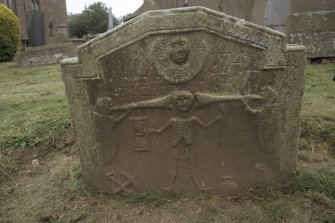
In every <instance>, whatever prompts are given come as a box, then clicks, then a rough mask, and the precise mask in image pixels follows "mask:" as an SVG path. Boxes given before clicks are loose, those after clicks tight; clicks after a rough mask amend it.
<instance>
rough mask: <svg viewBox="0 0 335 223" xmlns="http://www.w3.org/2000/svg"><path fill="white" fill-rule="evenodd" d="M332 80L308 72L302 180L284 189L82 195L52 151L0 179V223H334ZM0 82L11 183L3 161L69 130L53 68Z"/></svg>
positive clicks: (71, 159)
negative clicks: (135, 221)
mask: <svg viewBox="0 0 335 223" xmlns="http://www.w3.org/2000/svg"><path fill="white" fill-rule="evenodd" d="M334 75H335V64H331V65H309V66H308V67H307V70H306V85H305V95H304V103H303V110H302V132H301V139H302V140H301V146H300V150H299V160H298V171H299V174H297V175H296V176H295V177H294V178H293V179H292V180H291V181H290V182H288V183H286V184H277V185H270V186H266V187H260V188H254V189H251V190H249V191H247V192H245V193H244V194H242V195H240V196H238V197H234V198H230V199H228V198H221V197H218V196H212V195H209V194H192V193H174V192H164V191H156V192H148V193H142V194H135V195H132V196H128V197H119V196H114V195H106V194H100V193H96V192H94V191H92V190H91V189H89V188H87V187H86V186H85V185H84V184H83V183H82V181H81V178H80V168H79V159H78V157H77V155H76V154H75V152H74V154H73V156H71V155H69V154H63V153H62V152H61V151H55V152H54V154H53V153H50V154H49V155H47V156H46V157H39V160H40V162H41V164H40V166H41V167H37V168H35V169H31V168H32V167H31V163H26V164H25V165H26V166H25V167H23V169H22V171H21V172H19V174H16V175H14V176H12V177H10V178H13V179H12V181H11V180H8V181H6V182H5V183H4V184H3V185H1V178H0V202H3V203H2V204H3V206H1V205H0V222H2V221H3V222H77V220H78V219H79V220H78V221H79V222H98V221H97V219H100V220H101V222H120V221H121V220H120V219H138V220H139V222H145V223H147V222H188V223H205V222H210V223H212V222H218V223H220V222H236V223H256V222H257V223H289V222H297V223H300V222H315V223H317V222H324V223H334V222H335V166H334V162H333V160H334V154H335V82H334V81H333V80H332V79H333V76H334ZM0 80H1V82H0V123H1V125H0V170H1V171H0V176H1V172H3V173H5V175H8V172H6V171H7V169H6V168H7V167H6V165H5V162H4V160H5V158H6V157H7V156H8V154H13V153H15V152H16V151H19V152H20V151H25V152H27V153H29V151H30V150H31V148H33V147H35V146H37V145H38V146H42V147H43V148H45V149H48V148H50V143H51V144H52V143H53V141H54V139H56V138H58V137H59V136H60V135H62V134H63V133H64V132H66V131H67V130H68V129H70V128H71V122H70V120H69V113H68V106H67V100H66V97H65V92H64V84H63V81H62V79H61V74H60V68H59V66H58V65H53V66H43V67H34V68H18V67H17V66H16V65H15V64H14V63H4V64H0ZM43 145H44V146H43ZM318 154H321V156H316V155H318ZM29 162H31V161H29ZM299 165H300V166H299ZM27 170H29V172H28V173H29V174H27ZM14 174H15V173H14ZM45 182H48V183H47V184H46V183H45ZM27 185H28V186H27ZM8 188H9V190H8ZM12 188H13V190H12ZM37 188H38V189H37ZM8 191H9V192H8ZM16 191H17V192H16ZM18 195H19V196H18ZM13 219H15V220H18V219H20V220H19V221H15V220H14V221H12V220H13ZM141 219H142V220H141ZM153 219H156V220H153ZM168 219H170V220H168ZM171 219H174V220H171ZM176 219H177V220H176ZM80 220H81V221H80ZM119 220H120V221H119ZM163 220H164V221H163ZM125 222H133V221H131V220H129V221H125Z"/></svg>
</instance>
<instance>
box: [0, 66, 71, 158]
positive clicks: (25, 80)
mask: <svg viewBox="0 0 335 223" xmlns="http://www.w3.org/2000/svg"><path fill="white" fill-rule="evenodd" d="M0 70H1V72H0V79H1V82H0V122H1V125H0V132H1V134H0V148H1V150H2V152H4V151H5V152H8V151H11V150H15V149H25V148H29V147H32V146H35V145H37V144H39V143H45V142H49V141H51V140H53V139H54V138H55V137H57V136H58V135H60V134H62V133H63V132H64V131H66V129H68V128H69V127H70V125H71V124H70V120H69V114H68V108H67V101H66V97H65V92H64V84H63V81H62V79H61V74H60V68H59V65H53V66H43V67H33V68H19V67H17V66H16V65H15V64H14V63H2V64H0Z"/></svg>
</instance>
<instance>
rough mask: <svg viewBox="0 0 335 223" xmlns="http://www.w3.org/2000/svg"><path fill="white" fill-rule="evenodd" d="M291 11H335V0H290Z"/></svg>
mask: <svg viewBox="0 0 335 223" xmlns="http://www.w3.org/2000/svg"><path fill="white" fill-rule="evenodd" d="M290 1H291V13H304V12H317V11H335V1H334V0H290Z"/></svg>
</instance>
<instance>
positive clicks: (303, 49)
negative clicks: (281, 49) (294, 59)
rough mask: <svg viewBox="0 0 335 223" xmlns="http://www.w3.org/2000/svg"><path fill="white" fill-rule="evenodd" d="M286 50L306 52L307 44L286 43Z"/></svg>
mask: <svg viewBox="0 0 335 223" xmlns="http://www.w3.org/2000/svg"><path fill="white" fill-rule="evenodd" d="M285 52H306V46H304V45H300V44H286V49H285Z"/></svg>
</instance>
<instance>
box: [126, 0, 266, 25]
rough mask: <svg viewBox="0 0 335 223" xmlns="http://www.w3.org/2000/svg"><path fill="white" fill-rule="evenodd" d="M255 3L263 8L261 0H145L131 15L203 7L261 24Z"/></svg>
mask: <svg viewBox="0 0 335 223" xmlns="http://www.w3.org/2000/svg"><path fill="white" fill-rule="evenodd" d="M255 1H256V2H257V4H259V6H260V8H261V7H262V3H258V2H259V1H260V0H188V1H185V0H144V3H143V5H142V6H141V7H140V8H139V9H138V10H137V11H136V12H134V13H133V14H132V15H131V18H133V17H136V16H138V15H140V14H141V13H143V12H146V11H149V10H159V9H170V8H178V7H185V6H189V7H193V6H203V7H206V8H210V9H213V10H215V11H219V12H224V13H226V14H228V15H231V16H235V17H238V18H241V19H244V20H246V21H252V19H253V18H254V17H255V20H256V21H255V22H256V23H258V24H259V23H260V21H261V20H262V19H259V17H257V16H253V12H255V13H258V12H259V10H257V9H256V8H255ZM263 1H264V0H263ZM186 2H187V4H186ZM263 15H264V13H263ZM256 17H257V18H256Z"/></svg>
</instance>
